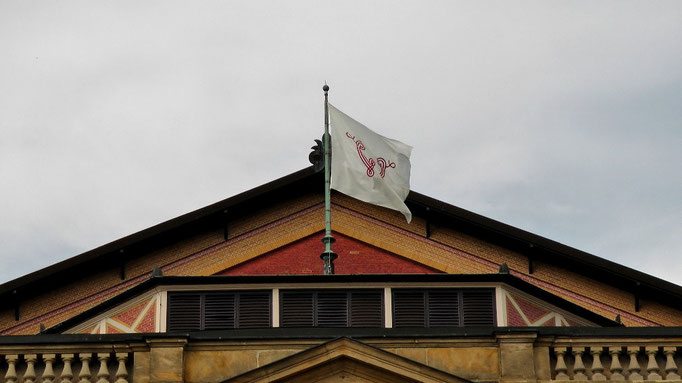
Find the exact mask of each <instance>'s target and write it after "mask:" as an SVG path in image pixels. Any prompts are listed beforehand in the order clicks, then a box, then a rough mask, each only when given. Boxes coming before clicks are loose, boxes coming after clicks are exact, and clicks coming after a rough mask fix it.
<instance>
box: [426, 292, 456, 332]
mask: <svg viewBox="0 0 682 383" xmlns="http://www.w3.org/2000/svg"><path fill="white" fill-rule="evenodd" d="M427 294H428V304H429V312H428V327H443V326H459V324H460V321H459V291H458V290H455V289H434V290H429V291H428V292H427Z"/></svg>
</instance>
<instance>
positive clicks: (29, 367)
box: [0, 350, 133, 383]
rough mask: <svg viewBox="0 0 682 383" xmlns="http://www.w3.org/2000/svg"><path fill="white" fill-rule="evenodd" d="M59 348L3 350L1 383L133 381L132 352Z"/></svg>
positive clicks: (113, 382) (0, 366)
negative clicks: (32, 350)
mask: <svg viewBox="0 0 682 383" xmlns="http://www.w3.org/2000/svg"><path fill="white" fill-rule="evenodd" d="M56 351H57V352H55V351H53V350H50V352H49V353H32V352H31V351H28V352H25V351H24V352H15V351H9V352H12V353H4V352H6V351H4V352H3V354H2V355H0V383H19V382H24V383H128V382H132V377H131V371H132V369H131V366H132V355H133V353H128V352H112V351H105V352H103V350H97V352H92V351H91V352H74V351H73V350H69V351H68V352H59V351H58V350H56ZM62 351H63V350H62Z"/></svg>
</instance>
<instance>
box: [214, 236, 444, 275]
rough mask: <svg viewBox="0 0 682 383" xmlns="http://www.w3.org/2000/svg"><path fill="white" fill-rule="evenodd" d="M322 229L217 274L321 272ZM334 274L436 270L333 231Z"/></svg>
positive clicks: (429, 271) (296, 273) (298, 273)
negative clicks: (336, 257)
mask: <svg viewBox="0 0 682 383" xmlns="http://www.w3.org/2000/svg"><path fill="white" fill-rule="evenodd" d="M323 236H324V233H323V232H321V233H318V234H315V235H311V236H309V237H306V238H304V239H301V240H299V241H296V242H294V243H292V244H289V245H286V246H284V247H282V248H280V249H277V250H274V251H272V252H270V253H268V254H265V255H262V256H260V257H257V258H255V259H253V260H250V261H247V262H245V263H242V264H239V265H237V266H235V267H232V268H229V269H227V270H224V271H221V272H219V273H218V274H219V275H301V274H322V264H323V262H322V260H321V259H320V253H321V252H322V250H324V245H323V244H322V241H321V240H322V237H323ZM334 238H335V239H336V242H335V243H334V252H335V253H336V254H337V255H338V256H339V257H338V259H336V261H334V268H335V273H336V274H415V273H416V274H427V273H436V272H437V270H434V269H432V268H429V267H427V266H424V265H420V264H418V263H416V262H414V261H411V260H408V259H405V258H402V257H400V256H397V255H395V254H391V253H389V252H386V251H383V250H381V249H379V248H377V247H374V246H371V245H367V244H364V243H362V242H360V241H357V240H354V239H352V238H350V237H348V236H345V235H343V234H335V235H334Z"/></svg>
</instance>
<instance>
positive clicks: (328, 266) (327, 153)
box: [320, 81, 337, 275]
mask: <svg viewBox="0 0 682 383" xmlns="http://www.w3.org/2000/svg"><path fill="white" fill-rule="evenodd" d="M322 90H323V91H324V136H323V140H322V142H323V146H324V237H323V238H322V242H323V243H324V251H323V252H322V254H320V258H322V260H323V261H324V267H323V269H322V270H323V272H324V275H330V274H334V259H336V257H337V255H336V254H335V253H334V251H332V243H334V237H332V211H331V182H330V181H331V171H330V169H331V147H330V143H329V141H330V136H329V101H328V94H327V92H328V91H329V85H327V82H326V81H325V82H324V86H323V87H322Z"/></svg>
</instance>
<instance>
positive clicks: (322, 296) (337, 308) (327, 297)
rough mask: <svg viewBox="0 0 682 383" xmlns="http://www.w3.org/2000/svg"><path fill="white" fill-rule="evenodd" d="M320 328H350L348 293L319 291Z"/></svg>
mask: <svg viewBox="0 0 682 383" xmlns="http://www.w3.org/2000/svg"><path fill="white" fill-rule="evenodd" d="M315 294H316V295H317V323H316V325H317V326H318V327H348V293H347V292H346V291H318V292H316V293H315Z"/></svg>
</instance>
